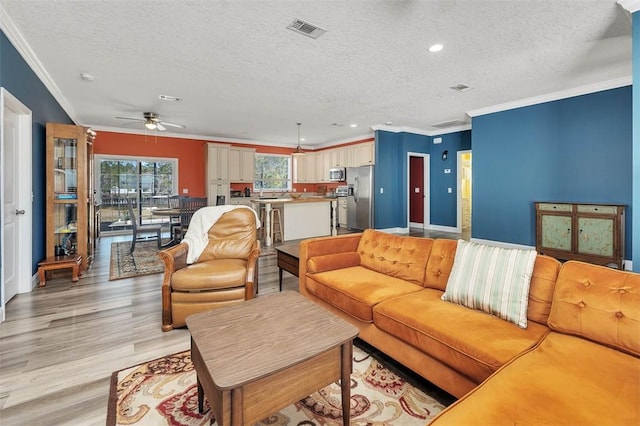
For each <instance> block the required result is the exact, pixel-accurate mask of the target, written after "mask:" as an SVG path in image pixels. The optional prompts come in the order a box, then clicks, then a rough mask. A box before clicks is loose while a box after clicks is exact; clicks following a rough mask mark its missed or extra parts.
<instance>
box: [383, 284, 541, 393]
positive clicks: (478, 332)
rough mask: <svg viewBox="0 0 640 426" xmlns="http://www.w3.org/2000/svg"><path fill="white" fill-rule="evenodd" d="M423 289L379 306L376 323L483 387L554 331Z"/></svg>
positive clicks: (435, 291)
mask: <svg viewBox="0 0 640 426" xmlns="http://www.w3.org/2000/svg"><path fill="white" fill-rule="evenodd" d="M441 295H442V292H441V291H440V290H434V289H424V290H421V291H419V292H416V293H411V294H408V295H404V296H399V297H394V298H392V299H388V300H385V301H384V302H381V303H379V304H377V305H376V306H375V307H374V309H373V321H374V323H375V325H376V326H377V327H378V328H380V329H381V330H383V331H386V332H387V333H390V334H392V335H393V336H395V337H397V338H398V339H400V340H402V341H404V342H406V343H408V344H410V345H412V346H415V347H417V348H418V349H420V350H421V351H423V352H425V353H427V354H429V355H431V356H432V357H434V358H436V359H438V360H439V361H441V362H442V363H444V364H447V365H449V366H450V367H452V368H454V369H455V370H457V371H460V372H461V373H463V374H464V375H466V376H467V377H469V378H470V379H472V380H474V381H475V382H476V383H480V382H481V381H483V380H484V379H486V378H487V377H489V375H491V374H492V373H493V372H494V371H496V370H497V369H498V368H500V367H501V366H502V365H503V364H505V363H506V362H507V361H509V360H510V359H512V358H513V357H514V356H516V355H518V354H519V353H521V352H523V351H525V350H527V349H529V348H531V347H533V346H535V345H536V344H537V343H538V342H539V341H540V340H541V339H542V338H543V337H544V336H545V335H546V334H547V333H548V331H549V329H548V328H547V327H546V326H543V325H541V324H537V323H535V322H532V323H531V324H529V327H527V328H526V329H522V328H519V327H518V326H516V325H515V324H512V323H510V322H507V321H504V320H502V319H500V318H497V317H495V316H493V315H490V314H487V313H484V312H481V311H476V310H473V309H469V308H466V307H464V306H461V305H456V304H453V303H448V302H444V301H442V300H441V299H440V297H441Z"/></svg>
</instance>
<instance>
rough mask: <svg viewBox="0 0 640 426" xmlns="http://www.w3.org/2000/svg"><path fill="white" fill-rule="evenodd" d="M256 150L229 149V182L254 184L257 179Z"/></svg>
mask: <svg viewBox="0 0 640 426" xmlns="http://www.w3.org/2000/svg"><path fill="white" fill-rule="evenodd" d="M255 152H256V150H255V149H252V148H237V147H231V148H229V181H230V182H241V183H253V180H254V179H255Z"/></svg>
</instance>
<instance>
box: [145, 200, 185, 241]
mask: <svg viewBox="0 0 640 426" xmlns="http://www.w3.org/2000/svg"><path fill="white" fill-rule="evenodd" d="M151 214H152V215H153V216H159V217H168V218H169V223H170V224H171V223H172V220H173V219H178V220H180V209H169V208H166V209H152V210H151ZM170 234H171V238H170V239H169V241H167V242H166V243H164V244H163V245H162V247H163V248H168V247H171V246H174V245H176V244H178V243H179V241H177V240H176V239H175V238H174V235H173V232H170Z"/></svg>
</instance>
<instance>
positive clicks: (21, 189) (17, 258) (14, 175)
mask: <svg viewBox="0 0 640 426" xmlns="http://www.w3.org/2000/svg"><path fill="white" fill-rule="evenodd" d="M0 115H1V118H0V123H1V127H2V129H1V131H0V167H1V168H2V171H1V173H0V184H1V186H0V188H2V189H1V190H0V216H1V217H2V231H1V232H2V238H0V253H1V258H2V263H1V265H2V268H0V322H2V321H4V318H5V309H4V307H5V305H6V304H7V302H9V300H10V299H11V298H12V297H14V296H15V295H16V294H17V293H26V292H29V291H31V289H32V284H31V277H32V274H31V257H32V248H31V234H32V232H31V226H32V221H31V218H32V211H31V206H32V201H31V198H32V194H33V193H32V191H31V173H30V171H31V169H32V167H31V110H29V109H28V108H27V107H26V106H24V105H23V104H22V102H20V101H19V100H18V99H17V98H15V97H14V96H13V95H11V94H10V93H9V92H8V91H7V90H5V89H4V88H1V89H0ZM19 170H28V171H29V172H28V173H24V172H19Z"/></svg>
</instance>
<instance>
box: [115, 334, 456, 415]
mask: <svg viewBox="0 0 640 426" xmlns="http://www.w3.org/2000/svg"><path fill="white" fill-rule="evenodd" d="M340 395H341V394H340V385H339V384H338V383H337V382H336V383H332V384H331V385H329V386H327V387H325V388H323V389H321V390H319V391H318V392H315V393H314V394H312V395H310V396H308V397H307V398H305V399H303V400H301V401H299V402H296V403H295V404H292V405H290V406H288V407H286V408H284V409H283V410H281V411H280V412H278V413H274V414H273V415H272V416H270V417H268V418H266V419H264V420H262V421H261V422H260V423H258V425H265V426H266V425H271V426H273V425H276V426H284V425H305V426H328V425H342V408H341V403H340V399H341V396H340ZM205 403H206V400H205ZM443 409H444V405H442V404H441V403H440V402H438V401H437V400H435V399H434V398H432V397H431V396H429V395H427V394H426V393H425V392H423V391H422V390H420V389H418V388H417V387H415V386H413V385H411V384H410V383H409V382H408V381H407V380H406V379H404V378H403V377H400V375H398V374H396V373H394V372H393V371H391V370H390V369H388V368H387V367H385V366H384V365H383V364H382V363H381V362H379V361H378V360H377V359H375V358H374V357H372V356H371V355H369V354H368V353H366V352H365V351H363V350H362V349H360V348H358V347H356V346H354V348H353V373H352V374H351V424H352V425H362V426H364V425H403V426H404V425H407V426H411V425H420V426H424V425H425V424H426V423H428V422H429V421H430V420H431V419H432V418H433V417H434V416H435V415H436V414H438V413H439V412H440V411H442V410H443ZM210 422H211V424H216V423H215V422H213V419H212V418H211V410H209V407H208V405H206V407H205V413H204V414H199V413H198V391H197V386H196V373H195V371H194V369H193V364H192V363H191V353H190V351H185V352H180V353H177V354H173V355H169V356H166V357H164V358H159V359H156V360H153V361H149V362H146V363H144V364H140V365H136V366H133V367H129V368H127V369H124V370H120V371H116V372H114V373H113V374H112V376H111V387H110V390H109V405H108V412H107V425H108V426H114V425H172V426H174V425H175V426H177V425H180V426H182V425H208V424H210Z"/></svg>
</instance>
